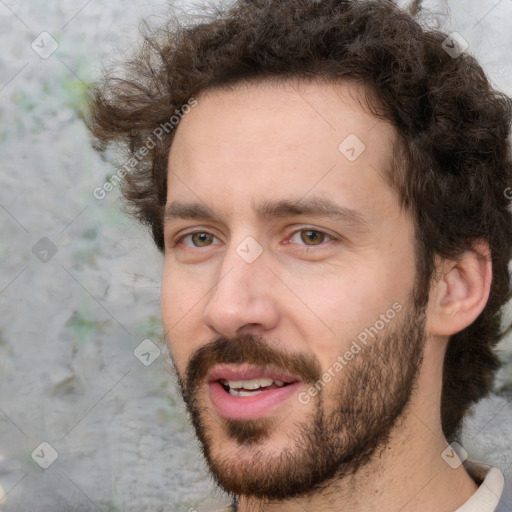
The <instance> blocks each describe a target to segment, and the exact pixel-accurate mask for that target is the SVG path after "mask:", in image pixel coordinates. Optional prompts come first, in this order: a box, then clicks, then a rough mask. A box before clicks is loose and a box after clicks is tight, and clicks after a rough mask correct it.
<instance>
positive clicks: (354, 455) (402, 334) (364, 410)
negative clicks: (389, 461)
mask: <svg viewBox="0 0 512 512" xmlns="http://www.w3.org/2000/svg"><path fill="white" fill-rule="evenodd" d="M411 303H413V301H411ZM401 316H402V317H401ZM424 341H425V308H424V307H422V306H420V305H416V304H415V305H414V306H413V307H411V310H410V311H406V310H405V308H404V310H403V313H402V315H400V314H398V315H397V316H396V317H395V318H394V319H393V320H391V321H390V323H389V324H388V325H387V326H386V328H385V329H383V330H382V331H380V332H379V333H378V334H376V335H375V337H374V338H373V339H371V340H370V341H369V342H368V344H367V345H366V346H364V347H363V348H362V349H361V350H360V352H359V353H357V354H355V355H354V358H353V359H352V360H351V361H349V362H347V363H346V365H345V366H344V367H343V368H342V369H341V370H340V371H339V372H337V373H336V374H335V377H333V378H332V380H331V381H330V382H329V383H328V384H325V385H324V386H323V387H320V386H318V388H319V389H318V388H317V389H318V394H316V395H315V396H312V397H311V401H310V405H311V409H312V411H311V412H310V413H308V415H302V414H301V416H302V421H300V422H299V421H297V422H295V423H294V424H293V427H292V428H289V430H290V431H289V432H286V431H284V432H283V433H282V434H283V435H284V436H285V444H281V447H280V450H279V452H275V451H274V452H273V453H272V452H269V451H267V452H265V449H264V448H265V443H266V442H267V441H270V440H271V438H272V436H274V435H275V434H276V432H278V431H279V425H280V424H281V423H283V421H284V420H286V419H288V421H290V418H292V419H293V413H294V411H297V410H298V409H299V408H300V407H304V405H302V403H301V402H300V401H299V400H296V401H295V402H293V403H292V405H291V406H290V407H291V409H290V410H291V413H290V414H289V415H283V414H282V412H281V413H280V417H268V418H259V419H256V420H233V419H223V418H217V417H214V416H213V414H212V412H211V411H208V410H207V407H206V404H204V398H205V397H204V387H203V386H204V382H205V377H206V374H207V372H208V370H209V369H210V368H212V367H213V366H215V365H217V364H222V363H224V364H242V363H249V364H251V365H254V366H257V367H259V368H262V369H264V368H269V367H272V368H273V369H274V368H275V369H279V370H281V371H282V373H284V374H295V375H297V376H299V377H301V379H302V381H303V382H304V384H306V385H308V384H314V383H318V382H321V379H322V375H323V371H322V369H321V368H320V365H319V363H318V361H317V360H316V358H314V357H312V356H311V355H309V354H307V355H306V354H297V353H289V352H284V351H281V350H278V349H277V348H276V347H275V345H274V346H272V345H270V344H269V342H268V341H265V340H264V339H262V338H260V337H256V336H252V335H249V334H246V335H243V336H240V337H237V338H234V339H226V338H218V339H216V340H214V341H212V342H210V343H208V344H206V345H204V346H202V347H201V348H200V349H198V350H197V351H196V352H195V353H194V354H193V356H192V357H191V358H190V360H189V362H188V364H187V367H186V371H185V377H184V378H182V377H181V376H180V374H179V371H178V369H177V367H176V365H175V371H176V374H177V377H178V384H179V387H180V391H181V394H182V397H183V400H184V402H185V404H186V407H187V410H188V412H189V414H190V417H191V421H192V424H193V426H194V429H195V432H196V436H197V438H198V440H199V441H200V445H201V450H202V453H203V455H204V458H205V460H206V463H207V465H208V467H209V470H210V472H211V474H212V476H213V478H214V479H215V481H216V482H217V484H218V485H219V486H220V487H221V488H222V489H223V490H224V491H226V492H227V493H228V494H229V495H232V496H234V497H235V498H239V497H247V498H256V499H259V500H262V501H269V502H276V501H283V500H286V499H290V498H296V497H306V496H309V495H311V494H315V493H319V492H321V491H322V490H324V489H327V487H328V486H329V485H330V484H331V483H332V482H333V481H334V480H340V479H342V478H344V477H346V476H348V475H351V474H355V473H356V472H357V471H358V470H359V469H360V468H361V467H363V466H364V465H366V464H367V463H369V462H370V461H371V460H372V456H373V455H374V454H375V452H376V451H377V450H378V449H379V448H384V447H385V446H386V444H387V443H388V441H389V439H390V435H391V433H392V432H393V430H394V429H395V428H397V427H398V424H399V420H400V418H401V417H404V416H405V412H406V410H407V406H408V404H409V402H410V399H411V396H412V395H413V390H414V387H415V384H416V381H417V377H418V374H419V369H420V366H421V362H422V359H423V348H424ZM340 347H343V352H345V350H347V347H348V345H347V344H346V343H343V344H341V343H340ZM173 363H174V360H173ZM333 363H334V361H333ZM324 371H325V370H324ZM288 403H289V402H288ZM299 410H300V409H299ZM283 416H284V417H283ZM212 426H213V427H215V426H217V427H220V428H221V429H222V431H223V437H224V438H225V440H224V443H225V442H229V443H230V444H233V443H236V445H237V449H239V453H240V456H233V455H232V456H229V455H228V454H227V452H226V446H225V445H224V446H223V442H220V441H221V440H220V439H219V438H218V435H215V434H214V432H213V431H212ZM226 438H227V439H226Z"/></svg>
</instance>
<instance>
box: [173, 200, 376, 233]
mask: <svg viewBox="0 0 512 512" xmlns="http://www.w3.org/2000/svg"><path fill="white" fill-rule="evenodd" d="M255 212H256V214H257V215H258V216H259V217H261V218H263V219H272V218H285V217H300V216H308V217H322V218H329V219H333V220H337V221H341V222H344V223H346V224H348V225H351V226H353V227H355V228H360V229H364V228H368V227H369V224H370V223H369V221H368V220H367V219H366V218H365V217H364V216H363V215H362V214H361V213H359V212H357V211H356V210H352V209H350V208H347V207H344V206H340V205H338V204H336V203H334V202H332V201H331V200H329V199H327V198H325V197H318V196H313V197H310V198H308V199H296V200H293V199H279V200H276V201H264V202H262V203H260V204H259V205H257V206H256V207H255ZM176 219H187V220H203V221H209V222H218V223H220V224H221V223H223V221H222V219H221V218H220V217H219V216H218V215H216V214H215V213H214V212H213V211H212V210H211V209H210V208H208V207H207V206H206V205H204V204H202V203H189V202H183V201H173V202H172V203H170V204H168V205H167V206H166V207H165V213H164V222H165V223H170V222H172V221H173V220H176Z"/></svg>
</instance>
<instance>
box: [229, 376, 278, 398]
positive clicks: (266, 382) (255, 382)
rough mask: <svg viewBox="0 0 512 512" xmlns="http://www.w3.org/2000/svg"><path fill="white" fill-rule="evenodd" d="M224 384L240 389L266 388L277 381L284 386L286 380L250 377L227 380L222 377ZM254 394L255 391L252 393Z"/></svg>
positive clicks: (232, 388)
mask: <svg viewBox="0 0 512 512" xmlns="http://www.w3.org/2000/svg"><path fill="white" fill-rule="evenodd" d="M220 382H221V383H222V384H225V385H228V386H229V387H230V389H231V390H235V389H236V390H238V389H242V388H243V389H258V388H266V387H268V386H271V385H272V383H273V382H275V383H276V386H279V387H283V386H284V384H285V383H284V382H283V381H281V380H273V379H267V378H263V379H249V380H226V379H220ZM250 394H251V395H254V394H255V393H250ZM238 396H246V395H238Z"/></svg>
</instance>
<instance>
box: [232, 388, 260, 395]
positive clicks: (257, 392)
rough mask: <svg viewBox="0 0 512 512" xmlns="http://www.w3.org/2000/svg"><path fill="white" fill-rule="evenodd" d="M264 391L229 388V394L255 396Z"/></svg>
mask: <svg viewBox="0 0 512 512" xmlns="http://www.w3.org/2000/svg"><path fill="white" fill-rule="evenodd" d="M260 393H263V391H242V390H241V389H232V388H229V394H230V395H232V396H254V395H259V394H260Z"/></svg>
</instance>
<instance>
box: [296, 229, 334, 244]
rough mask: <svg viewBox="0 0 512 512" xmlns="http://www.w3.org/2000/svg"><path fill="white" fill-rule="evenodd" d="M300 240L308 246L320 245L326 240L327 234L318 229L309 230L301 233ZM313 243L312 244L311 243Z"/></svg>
mask: <svg viewBox="0 0 512 512" xmlns="http://www.w3.org/2000/svg"><path fill="white" fill-rule="evenodd" d="M300 233H301V235H300V238H301V240H302V241H303V242H305V243H306V244H307V245H320V244H321V243H322V242H323V241H324V240H325V238H326V236H328V235H326V233H322V231H317V230H316V229H308V230H302V231H300ZM310 242H311V243H310Z"/></svg>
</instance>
